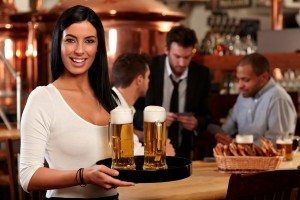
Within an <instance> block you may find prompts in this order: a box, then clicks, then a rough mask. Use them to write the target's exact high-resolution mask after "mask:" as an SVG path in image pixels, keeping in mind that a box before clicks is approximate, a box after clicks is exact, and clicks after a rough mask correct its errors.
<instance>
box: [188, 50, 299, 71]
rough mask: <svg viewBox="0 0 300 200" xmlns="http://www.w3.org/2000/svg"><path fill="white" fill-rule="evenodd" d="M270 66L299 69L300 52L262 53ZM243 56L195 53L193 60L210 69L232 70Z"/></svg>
mask: <svg viewBox="0 0 300 200" xmlns="http://www.w3.org/2000/svg"><path fill="white" fill-rule="evenodd" d="M263 55H265V56H266V57H267V58H268V60H269V62H270V65H271V68H272V69H273V68H276V67H278V68H280V69H300V53H264V54H263ZM242 57H243V56H236V55H226V56H216V55H201V54H199V53H196V54H195V56H194V58H193V60H194V61H196V62H197V63H201V64H203V65H205V66H207V67H209V68H211V69H212V70H222V71H234V70H235V67H236V65H237V64H238V62H239V60H240V59H241V58H242Z"/></svg>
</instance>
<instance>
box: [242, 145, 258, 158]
mask: <svg viewBox="0 0 300 200" xmlns="http://www.w3.org/2000/svg"><path fill="white" fill-rule="evenodd" d="M244 148H245V152H246V154H247V155H248V156H256V152H255V150H254V149H253V145H245V146H244Z"/></svg>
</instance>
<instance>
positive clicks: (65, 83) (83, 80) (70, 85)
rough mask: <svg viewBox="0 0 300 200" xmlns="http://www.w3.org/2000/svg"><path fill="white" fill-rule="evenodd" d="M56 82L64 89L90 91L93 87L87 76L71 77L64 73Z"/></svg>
mask: <svg viewBox="0 0 300 200" xmlns="http://www.w3.org/2000/svg"><path fill="white" fill-rule="evenodd" d="M54 83H55V84H57V85H59V86H60V87H61V88H62V89H67V90H78V91H84V92H88V91H90V90H91V89H92V88H91V86H90V84H89V81H88V78H87V76H80V77H70V76H65V75H62V76H60V77H59V78H58V79H57V80H56V81H55V82H54Z"/></svg>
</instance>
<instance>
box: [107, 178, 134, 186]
mask: <svg viewBox="0 0 300 200" xmlns="http://www.w3.org/2000/svg"><path fill="white" fill-rule="evenodd" d="M109 184H110V185H111V186H112V187H126V186H134V185H135V184H134V183H133V182H127V181H121V180H119V179H115V178H112V179H111V181H110V182H109Z"/></svg>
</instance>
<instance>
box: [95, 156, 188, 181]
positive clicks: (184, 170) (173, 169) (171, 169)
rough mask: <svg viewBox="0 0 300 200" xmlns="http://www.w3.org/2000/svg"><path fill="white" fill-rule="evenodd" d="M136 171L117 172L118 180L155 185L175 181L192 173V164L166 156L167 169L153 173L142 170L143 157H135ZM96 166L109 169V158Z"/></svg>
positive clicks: (100, 161)
mask: <svg viewBox="0 0 300 200" xmlns="http://www.w3.org/2000/svg"><path fill="white" fill-rule="evenodd" d="M134 159H135V165H136V170H119V169H118V171H119V176H117V178H118V179H120V180H123V181H129V182H134V183H155V182H167V181H175V180H180V179H184V178H187V177H189V176H190V175H191V173H192V163H191V161H190V160H188V159H185V158H181V157H173V156H167V157H166V161H167V165H168V168H167V169H160V170H154V171H147V170H143V164H144V156H135V157H134ZM96 164H98V165H105V166H107V167H111V158H107V159H104V160H99V161H98V162H97V163H96Z"/></svg>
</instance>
